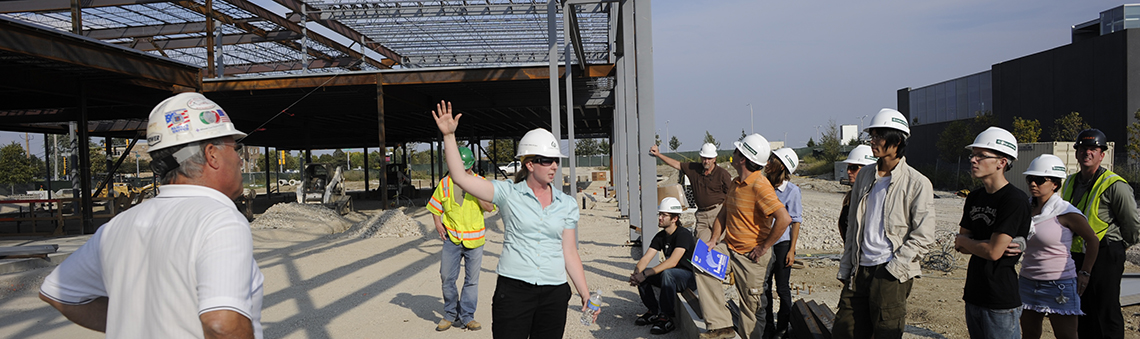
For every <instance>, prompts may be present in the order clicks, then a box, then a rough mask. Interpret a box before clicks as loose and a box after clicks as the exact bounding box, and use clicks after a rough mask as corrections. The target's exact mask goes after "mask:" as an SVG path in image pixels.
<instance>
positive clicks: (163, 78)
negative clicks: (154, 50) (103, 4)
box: [0, 20, 201, 91]
mask: <svg viewBox="0 0 1140 339" xmlns="http://www.w3.org/2000/svg"><path fill="white" fill-rule="evenodd" d="M0 50H4V51H9V52H15V53H20V54H26V55H31V56H35V57H37V58H43V59H47V60H54V61H59V62H63V63H67V64H72V65H77V66H82V67H90V68H94V69H100V70H105V71H110V72H115V73H118V74H125V75H130V76H135V77H139V78H143V79H148V80H154V81H158V82H160V83H164V84H167V88H168V90H170V91H176V90H182V89H186V88H189V89H197V88H201V83H200V82H199V81H200V76H199V73H198V72H199V70H198V67H196V66H192V65H188V64H183V63H179V62H172V61H168V60H161V59H160V58H158V57H156V56H151V55H148V54H145V53H141V52H127V51H123V50H121V49H119V48H115V47H110V46H105V45H100V44H93V43H91V42H90V41H85V40H83V39H78V38H74V37H70V36H68V35H67V33H59V32H57V31H51V30H44V29H39V28H35V27H32V26H26V25H22V24H19V23H17V22H14V21H8V20H0Z"/></svg>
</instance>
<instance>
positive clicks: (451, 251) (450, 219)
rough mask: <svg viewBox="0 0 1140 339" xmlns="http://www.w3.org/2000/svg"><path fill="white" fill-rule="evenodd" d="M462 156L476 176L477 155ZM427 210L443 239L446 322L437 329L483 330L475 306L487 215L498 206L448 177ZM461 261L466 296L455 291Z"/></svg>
mask: <svg viewBox="0 0 1140 339" xmlns="http://www.w3.org/2000/svg"><path fill="white" fill-rule="evenodd" d="M459 155H460V158H462V159H463V166H464V167H465V168H466V172H467V174H471V175H474V173H473V172H472V171H471V167H472V166H473V165H475V155H474V154H472V152H471V149H470V148H466V147H460V148H459ZM476 176H478V175H476ZM480 178H482V177H480ZM427 210H428V211H430V212H431V213H432V214H433V219H434V220H435V230H436V232H438V233H439V238H440V239H441V240H443V250H442V251H441V252H440V253H441V255H442V260H441V262H440V264H439V276H440V279H441V280H443V319H440V321H439V324H438V325H436V327H435V330H436V331H444V330H447V329H448V328H451V326H452V324H455V326H462V327H464V328H466V329H468V330H471V331H476V330H479V329H481V328H482V326H481V325H479V322H478V321H475V306H476V305H477V304H478V302H479V271H480V269H481V268H482V263H483V239H484V236H485V234H486V228H485V227H484V221H483V213H484V212H492V211H494V210H495V205H493V204H491V203H490V202H486V201H483V200H480V199H478V198H475V196H473V195H470V194H467V193H466V192H464V191H463V189H462V188H460V187H459V185H456V184H455V183H453V182H451V176H450V175H448V176H445V177H443V179H442V180H440V181H439V186H437V187H436V188H435V193H433V194H432V195H431V199H430V200H428V205H427ZM460 260H462V261H463V262H464V265H463V268H464V277H463V294H462V295H460V293H459V291H458V290H456V288H455V281H456V280H458V279H459V265H460Z"/></svg>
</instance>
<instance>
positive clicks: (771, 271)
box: [763, 241, 792, 337]
mask: <svg viewBox="0 0 1140 339" xmlns="http://www.w3.org/2000/svg"><path fill="white" fill-rule="evenodd" d="M791 248H792V242H791V241H781V242H779V243H776V244H775V245H772V259H770V260H769V261H768V272H767V273H766V274H765V275H766V276H767V277H765V278H764V295H763V298H764V300H767V302H766V304H767V305H768V306H767V309H766V311H767V312H768V315H769V316H768V326H767V327H766V328H767V333H765V334H764V336H765V337H772V336H773V335H775V333H776V332H779V331H784V330H787V329H788V322H789V320H791V316H792V290H791V286H789V285H788V279H789V278H790V277H791V276H792V268H791V267H788V265H787V262H785V261H786V260H787V258H788V252H789V251H791ZM773 280H774V281H775V285H776V294H777V295H779V296H780V310H779V313H776V317H775V318H776V319H772V318H773V317H772V316H771V315H772V314H773V313H772V282H773Z"/></svg>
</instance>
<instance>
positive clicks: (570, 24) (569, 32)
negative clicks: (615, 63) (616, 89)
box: [562, 4, 589, 74]
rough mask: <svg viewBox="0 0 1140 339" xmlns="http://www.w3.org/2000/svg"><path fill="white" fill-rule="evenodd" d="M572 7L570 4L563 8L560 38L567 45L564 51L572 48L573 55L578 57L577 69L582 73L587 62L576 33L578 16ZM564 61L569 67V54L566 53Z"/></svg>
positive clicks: (579, 36) (579, 37) (579, 38)
mask: <svg viewBox="0 0 1140 339" xmlns="http://www.w3.org/2000/svg"><path fill="white" fill-rule="evenodd" d="M574 7H575V6H574V5H571V4H566V5H565V6H564V8H565V9H564V10H563V15H562V26H563V33H562V36H563V37H564V38H563V40H565V42H566V44H567V46H566V50H568V51H569V50H570V47H573V49H574V54H575V55H577V56H578V67H579V68H580V69H582V70H583V71H584V70H586V64H588V63H589V62H588V61H589V60H587V59H586V52H585V49H584V48H582V34H581V32H579V31H578V14H577V13H575V10H574ZM564 59H565V60H566V64H567V65H569V64H570V53H566V57H565V58H564ZM567 74H569V72H567Z"/></svg>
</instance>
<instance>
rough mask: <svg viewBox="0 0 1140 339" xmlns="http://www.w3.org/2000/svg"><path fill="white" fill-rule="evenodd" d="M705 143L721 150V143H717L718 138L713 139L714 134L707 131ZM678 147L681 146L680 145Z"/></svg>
mask: <svg viewBox="0 0 1140 339" xmlns="http://www.w3.org/2000/svg"><path fill="white" fill-rule="evenodd" d="M705 143H706V144H713V145H716V149H720V142H719V141H716V138H713V136H712V134H710V133H709V131H705ZM678 146H680V144H679V143H678Z"/></svg>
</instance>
